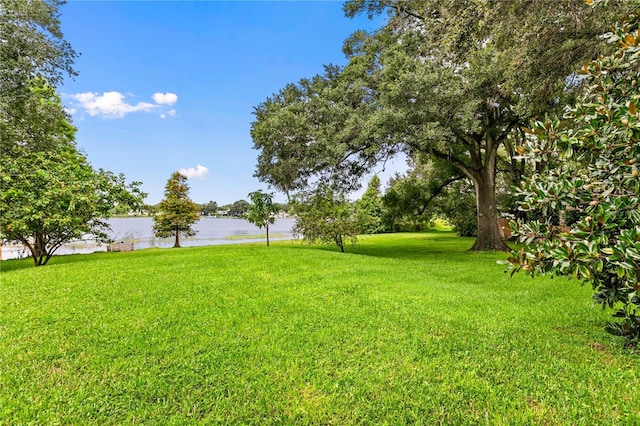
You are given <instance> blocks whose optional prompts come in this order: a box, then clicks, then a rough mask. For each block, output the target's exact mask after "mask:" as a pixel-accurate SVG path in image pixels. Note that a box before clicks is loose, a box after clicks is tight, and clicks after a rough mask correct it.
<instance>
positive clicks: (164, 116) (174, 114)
mask: <svg viewBox="0 0 640 426" xmlns="http://www.w3.org/2000/svg"><path fill="white" fill-rule="evenodd" d="M175 116H176V110H175V109H172V110H170V111H167V113H166V114H165V113H162V114H160V118H167V117H175Z"/></svg>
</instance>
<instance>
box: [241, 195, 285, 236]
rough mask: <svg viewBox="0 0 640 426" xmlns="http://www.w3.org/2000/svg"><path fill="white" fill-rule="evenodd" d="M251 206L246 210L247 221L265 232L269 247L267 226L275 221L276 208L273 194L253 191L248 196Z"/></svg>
mask: <svg viewBox="0 0 640 426" xmlns="http://www.w3.org/2000/svg"><path fill="white" fill-rule="evenodd" d="M249 198H251V202H252V204H251V205H249V209H248V210H247V220H248V221H249V222H251V223H253V224H254V225H256V226H257V227H258V228H260V229H262V228H263V227H264V228H265V230H266V231H267V247H269V224H270V223H273V222H274V221H275V218H274V216H273V215H274V214H276V213H278V208H277V206H276V205H274V204H273V194H267V193H264V192H262V191H254V192H251V193H250V194H249Z"/></svg>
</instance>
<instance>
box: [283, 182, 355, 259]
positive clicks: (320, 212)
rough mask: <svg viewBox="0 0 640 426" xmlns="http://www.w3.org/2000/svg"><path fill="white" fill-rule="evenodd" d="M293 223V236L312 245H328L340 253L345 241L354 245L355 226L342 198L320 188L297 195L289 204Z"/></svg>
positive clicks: (329, 189)
mask: <svg viewBox="0 0 640 426" xmlns="http://www.w3.org/2000/svg"><path fill="white" fill-rule="evenodd" d="M293 208H294V213H295V214H296V217H297V220H296V224H295V226H294V228H293V230H294V233H295V234H297V235H302V238H303V239H304V240H305V241H307V242H309V243H311V244H313V243H318V242H319V243H332V244H335V245H336V246H338V248H339V249H340V251H341V252H344V245H345V240H346V241H351V242H352V243H355V242H356V241H357V235H358V223H357V220H356V217H355V213H354V209H353V207H352V206H351V203H349V201H348V200H347V199H346V198H345V197H344V195H338V194H335V192H334V191H333V190H332V189H331V188H329V187H328V186H326V185H321V186H320V187H319V188H318V189H316V190H315V191H314V192H312V193H311V194H298V196H297V198H296V199H295V200H294V201H293Z"/></svg>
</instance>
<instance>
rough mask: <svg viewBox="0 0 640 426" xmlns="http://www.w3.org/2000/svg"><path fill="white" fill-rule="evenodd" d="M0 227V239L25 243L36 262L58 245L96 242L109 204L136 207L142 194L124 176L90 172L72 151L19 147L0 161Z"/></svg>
mask: <svg viewBox="0 0 640 426" xmlns="http://www.w3.org/2000/svg"><path fill="white" fill-rule="evenodd" d="M0 179H1V182H0V183H1V187H0V229H1V231H2V236H3V238H6V239H8V240H10V241H19V242H20V243H22V244H24V245H25V246H26V247H27V248H28V249H29V251H30V252H31V256H32V258H33V260H34V263H35V265H36V266H40V265H45V264H46V263H47V262H48V261H49V259H50V258H51V256H52V255H53V254H54V253H55V252H56V250H57V249H58V248H60V246H62V245H63V244H64V243H67V242H69V241H71V240H73V239H77V238H82V237H83V236H84V235H86V234H92V235H94V236H95V237H96V238H97V240H98V241H104V240H105V239H106V237H107V236H106V234H105V230H106V229H108V224H107V223H106V221H105V220H104V219H106V218H108V217H109V216H110V215H111V212H112V211H113V208H114V206H128V207H129V208H133V209H136V208H139V207H140V206H141V203H142V199H143V198H144V196H145V194H144V193H142V192H141V191H140V190H139V188H138V186H139V183H138V182H134V183H132V184H131V185H126V184H125V181H124V176H123V175H114V174H113V173H110V172H106V171H104V170H99V171H97V172H96V171H94V170H93V168H92V167H91V166H90V165H89V163H88V162H87V160H86V159H85V158H84V156H82V155H81V154H80V153H78V152H77V151H76V150H75V149H68V150H66V151H62V152H57V151H51V152H46V153H43V152H33V151H29V150H23V151H22V154H21V155H20V156H16V157H12V156H3V161H2V163H0Z"/></svg>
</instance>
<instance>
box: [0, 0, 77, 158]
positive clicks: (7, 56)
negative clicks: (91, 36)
mask: <svg viewBox="0 0 640 426" xmlns="http://www.w3.org/2000/svg"><path fill="white" fill-rule="evenodd" d="M62 4H64V2H63V1H60V0H33V1H19V0H0V11H1V13H0V34H2V36H1V38H2V42H0V149H1V151H2V153H3V155H9V154H10V152H11V150H12V149H13V148H14V147H15V146H16V145H20V146H31V147H33V146H34V144H35V145H39V146H40V147H42V146H47V147H49V146H50V144H51V142H52V140H51V139H50V137H51V135H55V136H61V135H62V134H64V133H65V132H62V131H60V129H51V127H56V126H60V125H64V123H65V122H67V120H66V119H67V117H66V114H65V113H64V111H63V110H62V109H61V108H57V106H56V102H55V100H54V102H49V101H47V99H49V98H52V97H54V95H55V87H57V86H58V85H59V84H60V83H61V82H62V79H63V77H64V75H70V76H75V75H76V72H75V70H74V69H73V63H74V59H75V58H76V57H77V54H76V52H75V51H74V50H73V49H72V48H71V45H70V44H69V43H68V42H66V41H65V40H64V37H63V34H62V32H61V31H60V21H59V19H58V9H59V8H60V6H61V5H62ZM43 91H46V92H48V94H47V95H44V94H43ZM61 118H64V119H65V120H62V119H61ZM46 127H49V129H46V130H47V131H44V132H43V131H42V130H43V129H45V128H46Z"/></svg>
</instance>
